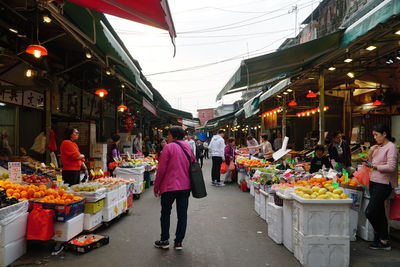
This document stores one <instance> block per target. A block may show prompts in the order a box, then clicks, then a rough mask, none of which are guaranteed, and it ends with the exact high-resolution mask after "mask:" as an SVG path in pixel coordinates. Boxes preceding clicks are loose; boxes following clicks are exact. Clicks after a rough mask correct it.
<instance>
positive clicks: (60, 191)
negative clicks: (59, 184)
mask: <svg viewBox="0 0 400 267" xmlns="http://www.w3.org/2000/svg"><path fill="white" fill-rule="evenodd" d="M58 194H59V195H60V196H62V195H64V194H65V190H64V189H62V188H61V189H58Z"/></svg>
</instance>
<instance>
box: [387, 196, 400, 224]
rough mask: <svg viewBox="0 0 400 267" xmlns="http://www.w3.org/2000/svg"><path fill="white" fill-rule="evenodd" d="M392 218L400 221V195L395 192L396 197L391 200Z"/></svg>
mask: <svg viewBox="0 0 400 267" xmlns="http://www.w3.org/2000/svg"><path fill="white" fill-rule="evenodd" d="M389 219H390V220H396V221H400V195H399V194H394V199H392V201H391V202H390V213H389Z"/></svg>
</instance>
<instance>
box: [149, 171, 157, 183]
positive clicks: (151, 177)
mask: <svg viewBox="0 0 400 267" xmlns="http://www.w3.org/2000/svg"><path fill="white" fill-rule="evenodd" d="M155 180H156V172H155V171H153V172H150V181H151V182H154V181H155Z"/></svg>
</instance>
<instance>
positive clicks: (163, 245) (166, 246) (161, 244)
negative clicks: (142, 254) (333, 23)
mask: <svg viewBox="0 0 400 267" xmlns="http://www.w3.org/2000/svg"><path fill="white" fill-rule="evenodd" d="M154 246H155V247H156V248H162V249H169V241H168V240H166V241H161V240H157V241H156V242H154Z"/></svg>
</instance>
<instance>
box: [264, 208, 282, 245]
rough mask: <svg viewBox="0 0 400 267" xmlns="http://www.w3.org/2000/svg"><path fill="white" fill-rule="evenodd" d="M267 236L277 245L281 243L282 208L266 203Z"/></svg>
mask: <svg viewBox="0 0 400 267" xmlns="http://www.w3.org/2000/svg"><path fill="white" fill-rule="evenodd" d="M267 205H268V206H269V210H268V211H269V214H268V236H269V237H270V238H271V239H272V240H274V241H275V243H277V244H282V241H283V212H282V207H280V206H277V205H275V204H274V203H268V204H267Z"/></svg>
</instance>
